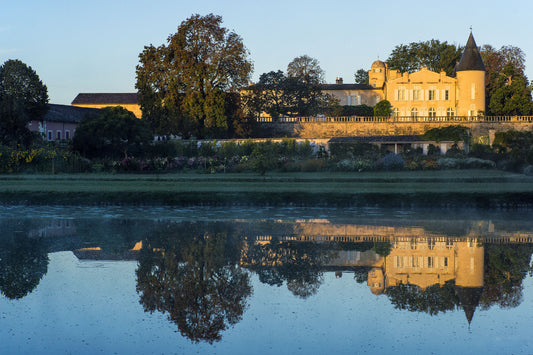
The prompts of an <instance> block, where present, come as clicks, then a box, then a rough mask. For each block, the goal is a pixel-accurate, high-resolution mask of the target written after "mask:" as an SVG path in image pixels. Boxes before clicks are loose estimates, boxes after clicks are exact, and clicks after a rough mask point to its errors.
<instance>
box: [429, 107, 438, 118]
mask: <svg viewBox="0 0 533 355" xmlns="http://www.w3.org/2000/svg"><path fill="white" fill-rule="evenodd" d="M428 114H429V117H437V111H435V108H433V107H430V108H429V112H428Z"/></svg>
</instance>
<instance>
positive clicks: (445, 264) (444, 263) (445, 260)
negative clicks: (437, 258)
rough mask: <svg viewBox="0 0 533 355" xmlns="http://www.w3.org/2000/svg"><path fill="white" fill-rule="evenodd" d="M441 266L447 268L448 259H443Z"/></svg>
mask: <svg viewBox="0 0 533 355" xmlns="http://www.w3.org/2000/svg"><path fill="white" fill-rule="evenodd" d="M443 266H444V267H448V258H447V257H444V262H443Z"/></svg>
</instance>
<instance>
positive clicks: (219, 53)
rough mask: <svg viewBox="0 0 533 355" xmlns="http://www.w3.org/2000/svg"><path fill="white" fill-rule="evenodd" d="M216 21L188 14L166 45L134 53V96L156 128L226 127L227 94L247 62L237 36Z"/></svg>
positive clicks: (245, 75)
mask: <svg viewBox="0 0 533 355" xmlns="http://www.w3.org/2000/svg"><path fill="white" fill-rule="evenodd" d="M221 25H222V17H220V16H216V15H213V14H209V15H206V16H200V15H198V14H197V15H193V16H191V17H190V18H188V19H187V20H185V21H183V22H182V23H181V25H180V26H179V27H178V31H177V32H176V33H175V34H173V35H171V36H169V38H168V40H167V42H168V44H167V45H162V46H160V47H154V46H152V45H150V46H147V47H145V49H144V51H143V52H142V53H141V54H140V55H139V61H140V63H139V65H138V66H137V83H136V88H137V89H138V91H139V102H140V105H141V109H142V112H143V118H144V119H146V120H147V121H149V122H150V123H151V125H152V127H153V128H154V130H155V132H156V133H158V134H169V133H170V134H179V135H182V136H185V137H187V136H191V135H197V136H204V135H211V136H213V135H223V134H227V133H228V129H229V128H230V126H231V124H230V123H229V121H230V120H231V119H232V118H231V117H228V110H227V107H226V106H227V105H228V100H229V99H231V98H229V97H228V94H229V93H234V92H237V91H238V90H239V89H240V88H242V87H244V86H245V85H246V84H247V83H248V82H249V76H250V72H251V70H252V63H251V62H250V61H249V60H248V51H247V49H246V48H245V47H244V44H243V41H242V39H241V37H240V36H238V35H237V34H236V33H235V32H232V31H229V30H228V29H226V28H224V27H222V26H221ZM230 112H235V111H231V110H230Z"/></svg>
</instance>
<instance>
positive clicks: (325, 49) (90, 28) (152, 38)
mask: <svg viewBox="0 0 533 355" xmlns="http://www.w3.org/2000/svg"><path fill="white" fill-rule="evenodd" d="M195 13H198V14H201V15H205V14H208V13H214V14H217V15H221V16H222V17H223V20H224V23H223V25H224V26H225V27H227V28H229V29H232V30H234V31H235V32H236V33H237V34H239V35H240V36H241V37H242V38H243V40H244V44H245V45H246V47H247V48H248V50H249V51H250V59H251V60H252V61H253V63H254V73H253V77H252V79H253V80H257V78H258V77H259V75H261V74H262V73H265V72H268V71H271V70H278V69H280V70H283V71H285V70H286V68H287V64H288V63H289V62H290V61H291V60H292V59H293V58H295V57H297V56H300V55H303V54H307V55H309V56H311V57H313V58H316V59H318V60H319V62H320V65H321V67H322V69H324V71H325V72H326V81H327V82H330V83H331V82H334V81H335V78H336V77H343V78H344V82H345V83H351V82H353V81H354V79H353V74H354V72H355V71H356V70H357V69H360V68H364V69H369V68H370V65H371V64H372V62H373V61H374V60H376V59H378V58H379V59H381V60H386V59H387V58H388V56H389V54H390V52H391V51H392V49H393V48H394V47H395V46H396V45H399V44H408V43H410V42H418V41H425V40H430V39H438V40H440V41H447V42H449V43H454V44H460V45H464V44H465V43H466V40H467V39H468V35H469V27H470V26H472V28H473V33H474V37H475V39H476V42H477V44H478V46H481V45H483V44H491V45H492V46H494V47H496V48H500V47H501V46H502V45H514V46H517V47H520V48H521V49H522V50H523V51H524V52H525V54H526V74H527V76H528V78H530V79H533V59H532V58H533V40H532V37H533V2H532V1H530V0H522V1H507V2H505V1H498V2H496V1H492V0H484V1H478V0H474V1H469V0H461V1H457V0H449V1H439V2H431V1H429V2H428V1H419V0H411V1H388V0H384V1H379V2H374V1H354V0H351V1H340V0H329V1H324V0H322V1H314V0H307V1H300V0H297V1H290V0H272V1H265V2H259V1H249V0H248V1H237V0H235V1H232V0H228V1H223V0H195V1H192V0H151V1H146V0H144V1H140V0H130V1H115V0H92V1H76V0H46V1H43V0H34V1H28V0H17V1H6V3H5V4H3V6H2V10H1V12H0V63H3V62H5V61H6V60H8V59H20V60H21V61H23V62H24V63H26V64H28V65H30V66H32V67H33V69H34V70H35V71H36V72H37V74H38V75H39V77H40V78H41V80H42V81H43V82H44V83H45V84H46V85H47V86H48V93H49V96H50V102H51V103H57V104H70V102H71V101H72V100H73V99H74V98H75V97H76V95H77V94H78V93H79V92H134V91H135V66H136V65H137V63H138V55H139V53H140V52H141V51H142V50H143V47H144V46H145V45H149V44H154V45H156V46H158V45H161V44H163V43H166V39H167V37H168V36H169V35H170V34H173V33H175V32H176V31H177V28H178V26H179V24H180V23H181V22H182V21H183V20H185V19H187V18H188V17H189V16H190V15H192V14H195Z"/></svg>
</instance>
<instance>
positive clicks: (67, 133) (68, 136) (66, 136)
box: [65, 131, 70, 140]
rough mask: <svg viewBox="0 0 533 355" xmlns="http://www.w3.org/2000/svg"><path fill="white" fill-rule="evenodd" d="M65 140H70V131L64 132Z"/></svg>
mask: <svg viewBox="0 0 533 355" xmlns="http://www.w3.org/2000/svg"><path fill="white" fill-rule="evenodd" d="M65 139H67V140H68V139H70V131H65Z"/></svg>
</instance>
